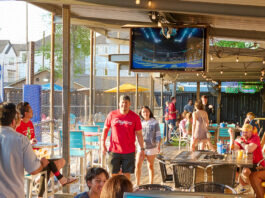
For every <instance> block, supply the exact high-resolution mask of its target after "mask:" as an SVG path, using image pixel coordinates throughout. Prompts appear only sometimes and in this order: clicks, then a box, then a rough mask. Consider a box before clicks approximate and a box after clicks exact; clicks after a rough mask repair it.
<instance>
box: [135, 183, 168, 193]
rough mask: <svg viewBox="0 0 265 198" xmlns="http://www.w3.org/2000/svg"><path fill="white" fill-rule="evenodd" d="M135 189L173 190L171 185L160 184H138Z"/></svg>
mask: <svg viewBox="0 0 265 198" xmlns="http://www.w3.org/2000/svg"><path fill="white" fill-rule="evenodd" d="M135 190H158V191H173V189H172V188H171V187H170V186H166V185H160V184H146V185H141V186H138V187H137V188H136V189H135Z"/></svg>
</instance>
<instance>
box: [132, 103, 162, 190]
mask: <svg viewBox="0 0 265 198" xmlns="http://www.w3.org/2000/svg"><path fill="white" fill-rule="evenodd" d="M139 116H140V118H141V120H142V127H143V137H144V144H145V156H146V158H147V163H148V171H149V184H153V180H154V162H155V157H156V155H157V154H158V153H159V152H160V142H161V133H160V127H159V123H158V121H157V120H156V119H155V117H154V115H153V113H152V111H151V109H150V108H149V107H148V106H143V107H142V108H141V110H140V112H139ZM138 151H139V146H138ZM143 160H144V159H143V158H141V156H140V153H139V152H137V155H136V170H135V178H136V185H137V186H139V185H140V178H141V168H142V164H143Z"/></svg>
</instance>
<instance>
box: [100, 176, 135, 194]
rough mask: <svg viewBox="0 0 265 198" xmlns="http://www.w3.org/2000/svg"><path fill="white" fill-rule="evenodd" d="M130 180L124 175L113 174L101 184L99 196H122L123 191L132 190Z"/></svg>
mask: <svg viewBox="0 0 265 198" xmlns="http://www.w3.org/2000/svg"><path fill="white" fill-rule="evenodd" d="M132 191H133V185H132V182H131V181H130V180H129V179H128V178H127V177H125V176H124V175H115V176H113V177H112V178H110V179H109V180H108V181H107V182H106V183H105V185H104V186H103V189H102V192H101V195H100V198H123V194H124V193H125V192H132Z"/></svg>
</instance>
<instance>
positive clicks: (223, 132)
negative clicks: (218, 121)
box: [217, 127, 230, 143]
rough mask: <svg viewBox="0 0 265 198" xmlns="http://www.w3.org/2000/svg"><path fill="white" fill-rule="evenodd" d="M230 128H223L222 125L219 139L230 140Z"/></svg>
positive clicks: (219, 130)
mask: <svg viewBox="0 0 265 198" xmlns="http://www.w3.org/2000/svg"><path fill="white" fill-rule="evenodd" d="M228 129H229V128H221V127H219V129H218V136H217V137H218V138H217V140H218V139H219V140H222V141H223V142H224V143H228V142H230V135H229V132H228Z"/></svg>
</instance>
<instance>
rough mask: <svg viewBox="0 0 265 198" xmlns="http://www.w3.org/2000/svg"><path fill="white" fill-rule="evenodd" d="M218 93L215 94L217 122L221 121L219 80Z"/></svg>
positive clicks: (219, 83)
mask: <svg viewBox="0 0 265 198" xmlns="http://www.w3.org/2000/svg"><path fill="white" fill-rule="evenodd" d="M218 87H219V89H218V95H217V124H220V121H221V82H220V81H219V82H218Z"/></svg>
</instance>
